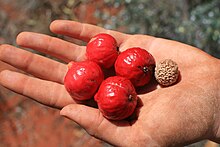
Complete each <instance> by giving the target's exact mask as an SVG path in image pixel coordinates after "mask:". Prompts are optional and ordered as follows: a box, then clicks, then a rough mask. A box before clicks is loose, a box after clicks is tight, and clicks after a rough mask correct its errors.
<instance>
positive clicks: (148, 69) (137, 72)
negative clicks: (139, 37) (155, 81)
mask: <svg viewBox="0 0 220 147" xmlns="http://www.w3.org/2000/svg"><path fill="white" fill-rule="evenodd" d="M154 67H155V60H154V58H153V56H152V55H151V54H150V53H149V52H147V51H146V50H144V49H141V48H139V47H134V48H129V49H127V50H125V51H124V52H122V53H121V54H120V55H119V56H118V58H117V60H116V61H115V71H116V75H119V76H123V77H126V78H128V79H129V80H131V82H132V84H133V85H134V86H135V87H138V86H144V85H145V84H147V83H149V81H150V80H151V78H152V75H153V70H154Z"/></svg>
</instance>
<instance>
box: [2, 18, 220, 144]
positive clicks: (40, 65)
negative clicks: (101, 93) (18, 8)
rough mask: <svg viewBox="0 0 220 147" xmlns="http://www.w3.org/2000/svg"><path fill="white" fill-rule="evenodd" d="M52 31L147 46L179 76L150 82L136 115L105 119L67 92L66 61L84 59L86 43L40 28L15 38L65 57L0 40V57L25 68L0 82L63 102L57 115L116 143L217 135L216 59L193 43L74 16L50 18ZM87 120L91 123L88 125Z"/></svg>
mask: <svg viewBox="0 0 220 147" xmlns="http://www.w3.org/2000/svg"><path fill="white" fill-rule="evenodd" d="M50 29H51V31H52V32H54V33H56V34H61V35H66V36H69V37H72V38H76V39H79V40H83V41H85V42H88V41H89V40H90V38H91V37H92V36H94V35H96V34H98V33H109V34H111V35H112V36H114V37H115V38H116V40H117V42H118V46H119V47H120V51H123V50H126V49H127V48H129V47H134V46H136V47H141V48H145V49H146V50H148V51H149V52H150V53H151V54H152V55H153V56H154V58H155V60H156V62H158V61H160V60H162V59H167V58H170V59H172V60H174V61H176V62H177V64H178V66H179V70H180V73H181V80H180V81H179V82H178V83H177V84H176V85H173V86H170V87H167V88H161V87H160V86H159V85H156V86H155V84H153V83H151V84H150V85H148V86H146V87H145V89H146V91H147V92H142V94H140V95H139V97H140V101H141V103H142V106H141V107H139V108H138V109H139V110H138V111H139V113H138V118H137V120H133V121H129V120H123V121H109V120H107V119H105V118H104V117H103V116H102V114H101V113H100V111H99V110H98V109H97V108H93V107H90V106H86V105H80V104H76V103H75V102H74V100H73V99H72V98H71V97H70V96H69V94H68V93H67V92H66V90H65V88H64V85H63V78H64V76H65V73H66V71H67V66H66V64H65V63H68V62H69V61H71V60H73V61H76V62H77V61H82V60H85V58H86V57H85V49H86V48H85V46H79V45H76V44H73V43H69V42H66V41H63V40H61V39H58V38H54V37H50V36H47V35H43V34H37V33H31V32H23V33H21V34H19V35H18V37H17V44H18V45H20V46H21V47H26V48H31V49H34V50H37V51H40V52H43V53H46V54H48V55H51V56H54V57H56V58H58V59H60V60H61V61H63V62H64V63H61V62H57V61H54V60H52V59H49V58H46V57H42V56H40V55H37V54H33V53H31V52H28V51H25V50H21V49H19V48H16V47H13V46H10V45H1V47H0V59H1V60H2V61H4V62H6V63H8V64H10V65H12V66H14V67H16V68H18V69H21V70H23V71H25V72H26V73H28V74H30V75H33V76H29V75H25V74H22V73H18V72H13V71H6V70H5V71H3V72H1V74H0V83H1V84H2V85H3V86H5V87H7V88H9V89H11V90H13V91H15V92H17V93H20V94H23V95H25V96H28V97H30V98H32V99H34V100H36V101H38V102H40V103H43V104H45V105H49V106H51V107H56V108H63V107H64V108H63V109H62V110H61V115H64V116H66V117H68V118H70V119H71V120H73V121H75V122H76V123H78V124H79V125H81V126H82V127H83V128H85V130H86V131H87V132H88V133H89V134H91V135H92V136H95V137H97V138H99V139H102V140H105V141H107V142H108V143H110V144H113V145H115V146H172V145H173V146H177V145H183V144H189V143H192V142H196V141H199V140H202V139H212V140H216V141H219V140H218V139H219V138H220V132H219V130H218V127H219V98H220V94H219V91H220V86H219V83H220V78H219V75H220V71H219V69H220V68H219V67H220V61H219V60H218V59H215V58H213V57H211V56H210V55H208V54H206V53H204V52H203V51H201V50H199V49H196V48H194V47H192V46H189V45H186V44H182V43H179V42H176V41H171V40H166V39H161V38H155V37H151V36H147V35H128V34H123V33H120V32H116V31H110V30H105V29H103V28H100V27H97V26H93V25H89V24H81V23H78V22H73V21H64V20H58V21H54V22H53V23H52V24H51V26H50ZM91 124H92V125H91Z"/></svg>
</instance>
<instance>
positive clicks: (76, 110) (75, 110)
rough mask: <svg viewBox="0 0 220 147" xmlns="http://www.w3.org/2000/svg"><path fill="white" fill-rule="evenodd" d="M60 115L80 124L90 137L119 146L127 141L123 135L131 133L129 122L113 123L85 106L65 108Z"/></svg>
mask: <svg viewBox="0 0 220 147" xmlns="http://www.w3.org/2000/svg"><path fill="white" fill-rule="evenodd" d="M60 114H61V115H62V116H65V117H67V118H69V119H71V120H73V121H74V122H76V123H78V124H79V125H80V126H82V127H83V128H84V129H85V130H86V131H87V132H88V133H89V134H90V135H92V136H94V137H96V138H99V139H102V140H105V141H107V142H110V143H113V144H117V145H119V146H120V144H123V140H126V139H125V138H126V137H125V136H123V135H121V134H123V133H126V134H127V133H129V128H130V125H129V123H128V122H126V121H115V122H111V121H109V120H107V119H105V118H104V117H103V115H102V114H101V113H100V111H99V110H98V109H95V108H92V107H88V106H85V105H78V104H71V105H68V106H65V107H64V108H63V109H62V110H61V111H60ZM122 126H123V127H122ZM128 136H129V135H128Z"/></svg>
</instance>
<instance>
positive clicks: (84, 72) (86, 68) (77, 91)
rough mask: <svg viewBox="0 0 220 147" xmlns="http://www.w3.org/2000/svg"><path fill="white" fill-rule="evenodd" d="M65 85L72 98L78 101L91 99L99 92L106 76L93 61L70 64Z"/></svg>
mask: <svg viewBox="0 0 220 147" xmlns="http://www.w3.org/2000/svg"><path fill="white" fill-rule="evenodd" d="M68 68H69V69H68V71H67V73H66V75H65V78H64V85H65V88H66V90H67V91H68V93H69V94H70V95H71V97H72V98H73V99H75V100H78V101H83V100H88V99H91V98H92V97H93V96H94V95H95V93H96V92H97V90H98V88H99V86H100V84H101V82H102V81H103V80H104V75H103V72H102V70H101V68H100V67H99V65H98V64H96V63H95V62H93V61H82V62H70V63H69V64H68Z"/></svg>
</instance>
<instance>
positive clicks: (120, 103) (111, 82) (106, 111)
mask: <svg viewBox="0 0 220 147" xmlns="http://www.w3.org/2000/svg"><path fill="white" fill-rule="evenodd" d="M95 101H96V102H97V104H98V107H99V110H100V111H101V112H102V114H103V116H105V117H106V118H108V119H110V120H122V119H125V118H127V117H128V116H130V115H131V114H132V113H133V112H134V110H135V107H136V105H137V93H136V92H135V88H134V86H133V85H132V83H131V82H130V81H129V80H128V79H126V78H124V77H120V76H114V77H109V78H107V79H106V80H104V81H103V82H102V84H101V85H100V87H99V90H98V92H97V93H96V95H95Z"/></svg>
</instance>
